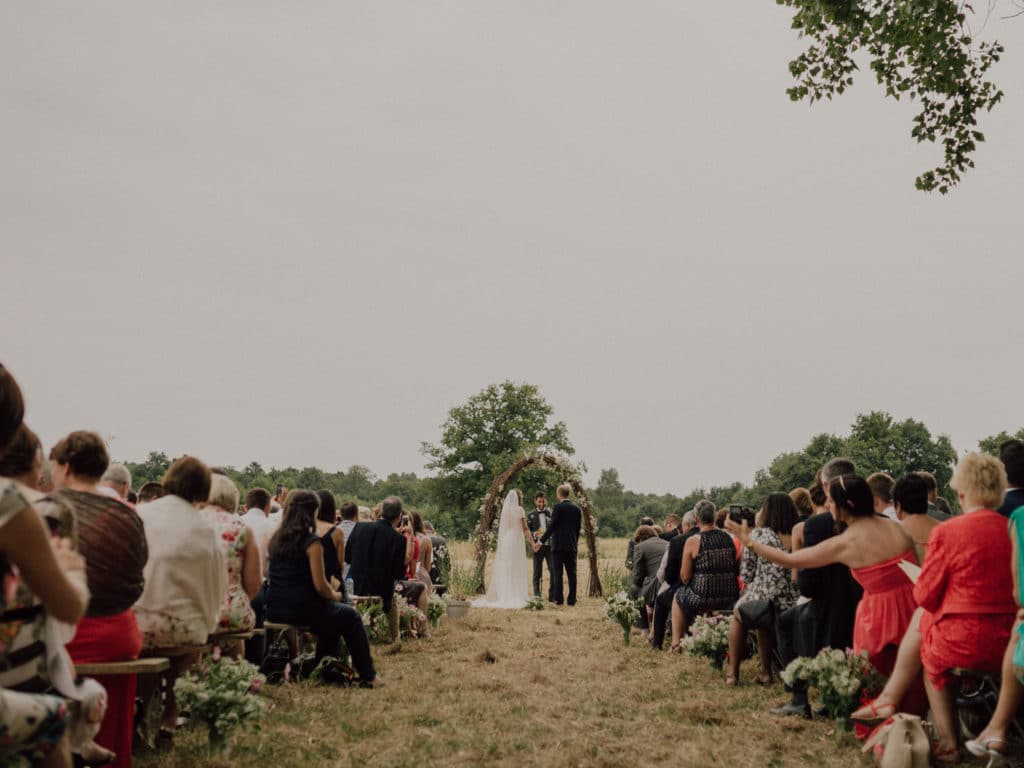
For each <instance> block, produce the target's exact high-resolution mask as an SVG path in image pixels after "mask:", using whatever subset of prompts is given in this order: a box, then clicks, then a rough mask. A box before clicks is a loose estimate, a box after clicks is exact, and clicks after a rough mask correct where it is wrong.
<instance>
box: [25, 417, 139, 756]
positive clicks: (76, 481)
mask: <svg viewBox="0 0 1024 768" xmlns="http://www.w3.org/2000/svg"><path fill="white" fill-rule="evenodd" d="M50 462H51V475H52V478H53V485H54V488H55V489H56V492H55V493H53V494H51V495H50V496H47V497H46V498H44V499H42V500H40V501H39V502H37V504H36V509H37V510H38V511H39V512H40V514H42V515H44V516H45V517H46V518H47V519H48V520H50V521H52V523H53V524H54V525H56V526H57V527H58V528H59V530H60V531H61V532H62V535H64V536H67V537H68V538H70V537H72V536H73V535H77V539H78V551H79V553H80V554H81V555H82V557H84V558H85V567H86V577H87V580H88V584H89V591H90V593H91V595H92V597H91V599H90V601H89V608H88V610H87V611H86V615H85V618H83V619H82V620H81V621H80V622H79V624H78V630H77V632H76V633H75V637H74V639H73V640H72V641H71V642H70V643H68V645H67V649H68V653H69V654H70V655H71V659H72V661H74V662H75V663H76V664H88V663H100V662H109V661H128V660H131V659H137V658H138V657H139V652H140V651H141V650H142V637H141V635H140V634H139V627H138V624H137V623H136V620H135V614H134V613H133V612H132V605H134V604H135V601H136V600H137V599H138V597H139V595H141V594H142V589H143V569H144V568H145V565H146V559H147V546H146V534H145V531H144V530H143V527H142V521H141V520H140V519H139V516H138V514H136V512H135V510H134V509H132V507H131V506H129V505H128V504H126V503H124V502H123V501H122V500H121V499H119V498H115V497H112V496H110V495H109V494H104V493H102V492H101V491H100V489H99V482H100V478H101V477H102V476H103V475H104V472H105V470H106V469H107V463H108V456H107V449H106V446H105V445H104V443H103V439H102V438H101V437H100V436H99V435H98V434H96V433H95V432H72V433H71V434H70V435H68V436H67V437H65V438H64V439H62V440H61V441H60V442H58V443H57V444H56V445H54V446H53V449H52V450H51V451H50ZM97 682H99V683H100V685H102V686H103V687H104V688H106V690H107V695H108V698H109V706H108V707H107V713H106V715H105V716H104V718H103V723H102V725H101V727H100V731H99V733H98V734H97V735H96V743H97V744H99V745H100V746H101V747H102V749H91V750H89V753H90V755H89V759H91V760H99V759H103V758H104V756H106V757H108V758H112V757H113V756H114V755H116V756H117V758H118V759H117V764H118V765H131V746H132V722H133V719H134V715H135V682H136V680H135V676H134V675H101V676H99V677H97ZM88 761H89V760H88V759H87V762H88Z"/></svg>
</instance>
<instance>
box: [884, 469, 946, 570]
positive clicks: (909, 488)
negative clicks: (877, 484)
mask: <svg viewBox="0 0 1024 768" xmlns="http://www.w3.org/2000/svg"><path fill="white" fill-rule="evenodd" d="M892 501H893V506H894V508H895V510H896V519H897V520H899V521H900V525H902V526H903V528H904V530H906V532H907V533H908V534H909V535H910V538H912V539H913V540H914V554H915V555H916V556H917V562H918V563H920V564H921V565H924V562H925V556H926V555H927V553H928V537H929V536H931V533H932V530H933V529H934V528H935V526H937V525H938V524H939V521H938V520H936V519H935V518H933V517H928V485H927V483H925V481H924V478H922V477H921V476H920V475H916V474H914V473H913V472H911V473H910V474H909V475H907V476H906V477H901V478H900V480H899V482H897V483H896V485H894V486H893V489H892Z"/></svg>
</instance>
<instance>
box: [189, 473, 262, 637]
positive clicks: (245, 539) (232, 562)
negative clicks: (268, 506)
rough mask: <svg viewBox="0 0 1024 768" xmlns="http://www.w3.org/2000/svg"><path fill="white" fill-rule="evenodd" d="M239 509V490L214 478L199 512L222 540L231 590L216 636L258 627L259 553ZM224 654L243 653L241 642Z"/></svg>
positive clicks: (224, 478)
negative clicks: (254, 606)
mask: <svg viewBox="0 0 1024 768" xmlns="http://www.w3.org/2000/svg"><path fill="white" fill-rule="evenodd" d="M237 508H238V486H237V485H235V482H234V481H233V480H232V479H231V478H229V477H227V476H226V475H212V476H211V478H210V496H209V498H208V499H207V501H206V505H205V506H204V507H203V508H202V509H201V510H200V513H201V514H202V516H203V518H204V519H205V520H206V522H208V523H209V524H210V525H212V526H213V527H214V528H215V529H216V531H217V533H218V535H219V537H220V543H221V548H222V550H223V552H224V562H225V565H226V566H227V580H228V582H227V583H228V589H227V592H226V593H225V594H224V601H223V602H222V603H221V607H220V618H219V619H218V620H217V629H216V630H215V632H216V633H217V634H224V633H232V632H248V631H249V630H250V629H252V628H253V627H254V626H255V625H256V615H255V613H253V609H252V605H251V604H250V601H251V600H252V599H253V597H255V596H256V591H257V590H258V589H259V588H260V582H261V581H262V577H261V576H260V552H259V549H257V547H256V539H255V537H254V536H253V535H252V531H250V530H249V526H247V525H246V524H245V523H243V522H242V518H241V517H239V516H238V515H236V514H235V513H234V510H235V509H237ZM225 650H226V651H227V652H228V653H229V654H230V655H232V656H236V657H237V656H238V655H239V654H240V653H241V650H242V649H241V642H237V643H235V644H234V646H233V647H231V648H225Z"/></svg>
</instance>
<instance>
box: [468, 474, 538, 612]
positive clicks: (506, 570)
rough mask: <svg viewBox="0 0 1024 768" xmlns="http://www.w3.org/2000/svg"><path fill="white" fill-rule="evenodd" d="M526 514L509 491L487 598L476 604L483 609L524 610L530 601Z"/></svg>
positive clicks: (514, 495) (474, 603) (514, 494)
mask: <svg viewBox="0 0 1024 768" xmlns="http://www.w3.org/2000/svg"><path fill="white" fill-rule="evenodd" d="M525 519H526V513H525V512H524V511H523V508H522V507H521V506H519V495H518V494H517V493H516V492H515V491H514V490H512V491H509V492H508V495H507V496H505V503H504V504H502V507H501V519H500V521H499V523H498V546H497V550H496V551H495V553H494V569H493V571H492V573H491V583H490V585H489V586H488V587H487V594H486V595H484V596H483V597H481V598H478V599H476V600H474V601H473V605H477V606H480V607H482V608H525V607H526V603H527V600H528V599H529V576H528V574H527V564H528V562H529V561H528V560H527V559H526V545H525V539H524V536H523V525H522V522H521V521H522V520H525Z"/></svg>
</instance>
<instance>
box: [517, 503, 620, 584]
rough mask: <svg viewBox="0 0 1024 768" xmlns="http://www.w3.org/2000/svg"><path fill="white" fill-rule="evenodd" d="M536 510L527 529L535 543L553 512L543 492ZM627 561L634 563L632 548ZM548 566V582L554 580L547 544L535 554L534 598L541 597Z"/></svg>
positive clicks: (529, 517)
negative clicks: (545, 570)
mask: <svg viewBox="0 0 1024 768" xmlns="http://www.w3.org/2000/svg"><path fill="white" fill-rule="evenodd" d="M533 504H534V509H533V511H532V512H530V514H528V515H527V516H526V527H527V528H529V529H530V536H531V537H532V538H533V540H534V541H540V539H541V537H542V536H543V535H544V532H545V531H547V529H548V525H549V523H550V522H551V510H550V509H548V497H547V496H546V495H545V494H544V492H543V491H537V495H536V497H534V500H533ZM629 550H630V551H629V552H627V553H626V559H627V560H629V561H630V562H631V563H632V560H631V555H632V547H629ZM545 563H547V566H548V582H549V583H550V581H551V579H552V573H553V571H552V566H551V547H550V545H548V544H545V545H544V546H542V547H541V548H540V549H538V550H537V551H536V552H534V553H533V596H534V597H540V583H541V580H542V579H543V578H544V564H545Z"/></svg>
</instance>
